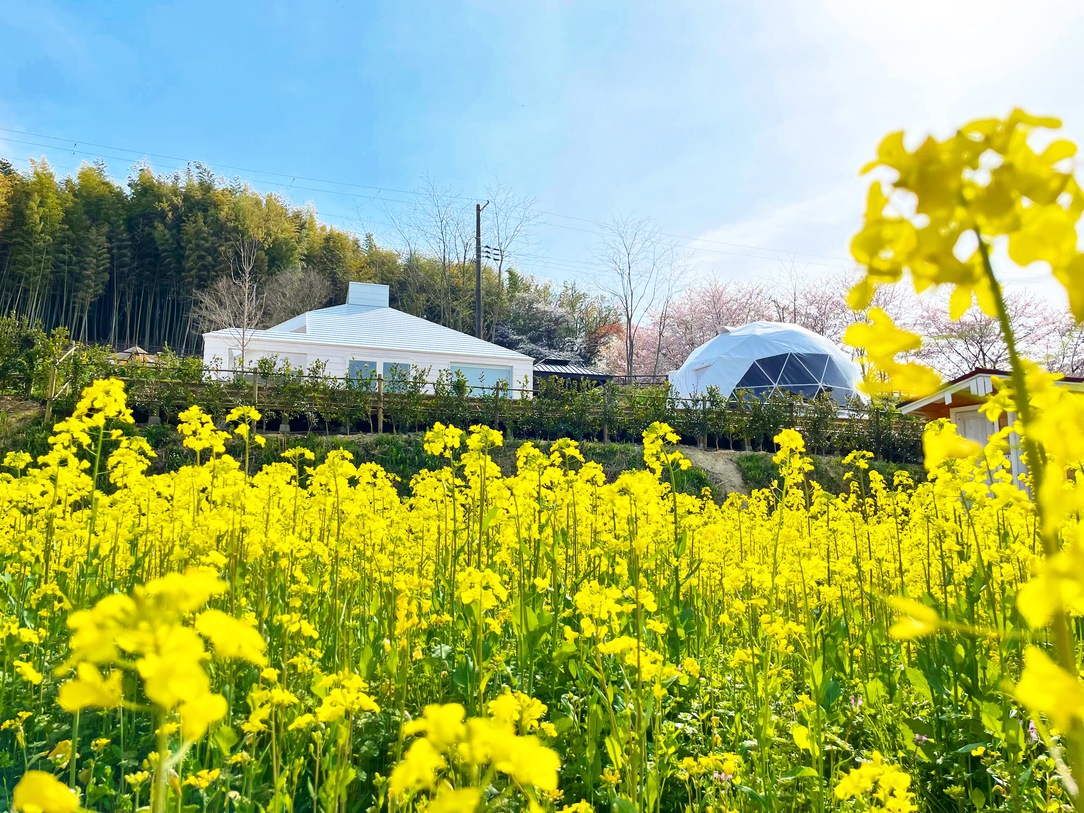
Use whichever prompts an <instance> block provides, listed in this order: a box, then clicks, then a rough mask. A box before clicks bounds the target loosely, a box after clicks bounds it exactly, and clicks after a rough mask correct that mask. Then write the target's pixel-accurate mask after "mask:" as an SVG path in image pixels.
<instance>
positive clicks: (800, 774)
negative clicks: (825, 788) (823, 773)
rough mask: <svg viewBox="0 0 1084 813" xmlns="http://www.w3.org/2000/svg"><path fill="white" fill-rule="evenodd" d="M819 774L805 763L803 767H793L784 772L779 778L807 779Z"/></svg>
mask: <svg viewBox="0 0 1084 813" xmlns="http://www.w3.org/2000/svg"><path fill="white" fill-rule="evenodd" d="M817 776H820V774H819V773H817V772H816V771H815V770H813V769H812V768H810V767H809V766H808V765H806V766H805V767H804V768H795V769H794V770H793V771H791V772H789V773H785V774H783V775H782V776H780V777H779V778H780V779H782V780H783V781H793V780H795V779H809V778H814V777H817Z"/></svg>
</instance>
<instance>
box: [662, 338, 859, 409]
mask: <svg viewBox="0 0 1084 813" xmlns="http://www.w3.org/2000/svg"><path fill="white" fill-rule="evenodd" d="M860 380H861V373H860V372H859V370H858V367H857V366H856V365H855V364H854V363H853V362H852V361H851V360H850V359H849V358H848V357H847V356H846V354H845V353H844V352H843V351H842V350H841V349H840V348H838V347H837V346H836V345H834V344H833V343H832V342H830V341H829V340H828V339H826V338H824V337H823V336H819V335H817V334H816V333H813V332H812V331H810V330H807V329H805V328H803V327H799V326H798V325H789V324H783V323H779V322H753V323H751V324H748V325H745V326H743V327H740V328H736V329H734V330H732V331H730V332H728V333H722V334H720V335H718V336H716V337H715V338H713V339H711V340H709V341H707V342H705V343H704V344H702V345H700V346H699V347H697V348H696V349H695V350H694V351H693V352H692V353H690V354H689V357H688V359H686V361H685V363H684V364H682V365H681V367H680V368H678V369H677V370H675V371H673V372H672V373H670V383H671V385H672V386H673V388H674V390H675V392H676V394H677V395H678V396H680V397H686V398H691V397H697V396H702V395H705V394H706V393H707V391H708V390H709V388H712V387H714V388H715V389H717V390H718V391H719V393H720V394H721V395H723V396H724V397H729V396H730V395H731V394H733V393H734V391H735V390H742V391H744V392H747V393H749V394H752V395H755V396H757V397H765V396H767V395H769V394H771V393H772V392H776V391H779V390H783V391H787V392H792V393H794V394H796V395H801V396H803V397H807V398H808V397H815V396H817V395H819V394H821V393H822V392H824V393H827V394H829V395H830V396H831V397H832V398H834V399H835V400H836V401H838V402H839V403H841V404H845V403H846V402H847V401H848V400H849V399H850V398H854V397H861V395H860V393H859V392H858V390H857V385H858V382H859V381H860Z"/></svg>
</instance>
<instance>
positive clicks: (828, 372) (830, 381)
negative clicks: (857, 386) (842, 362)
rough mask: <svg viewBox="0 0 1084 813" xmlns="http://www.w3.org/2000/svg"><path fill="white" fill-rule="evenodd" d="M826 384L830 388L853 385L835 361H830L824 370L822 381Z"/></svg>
mask: <svg viewBox="0 0 1084 813" xmlns="http://www.w3.org/2000/svg"><path fill="white" fill-rule="evenodd" d="M821 380H822V381H823V382H824V383H825V384H827V385H828V386H830V387H848V388H849V387H850V386H851V383H850V382H849V381H848V380H847V376H846V375H845V374H844V372H843V371H842V370H841V369H839V365H837V364H836V363H835V362H834V361H829V362H828V366H827V367H826V368H825V370H824V378H823V379H821Z"/></svg>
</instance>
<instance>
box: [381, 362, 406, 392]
mask: <svg viewBox="0 0 1084 813" xmlns="http://www.w3.org/2000/svg"><path fill="white" fill-rule="evenodd" d="M382 375H383V376H384V392H404V391H405V390H406V385H407V380H408V379H409V378H410V365H409V364H404V363H401V362H398V361H385V362H384V369H383V371H382Z"/></svg>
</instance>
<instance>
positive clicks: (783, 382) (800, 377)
mask: <svg viewBox="0 0 1084 813" xmlns="http://www.w3.org/2000/svg"><path fill="white" fill-rule="evenodd" d="M778 381H779V386H781V387H786V388H787V389H789V390H791V391H792V392H797V390H795V387H801V386H804V385H808V384H819V383H820V378H819V377H816V376H814V375H813V373H811V372H810V371H809V370H808V369H807V368H806V366H805V365H804V364H803V363H802V357H801V356H795V355H791V356H788V357H787V365H786V366H785V367H784V368H783V370H782V372H780V373H779V379H778Z"/></svg>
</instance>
